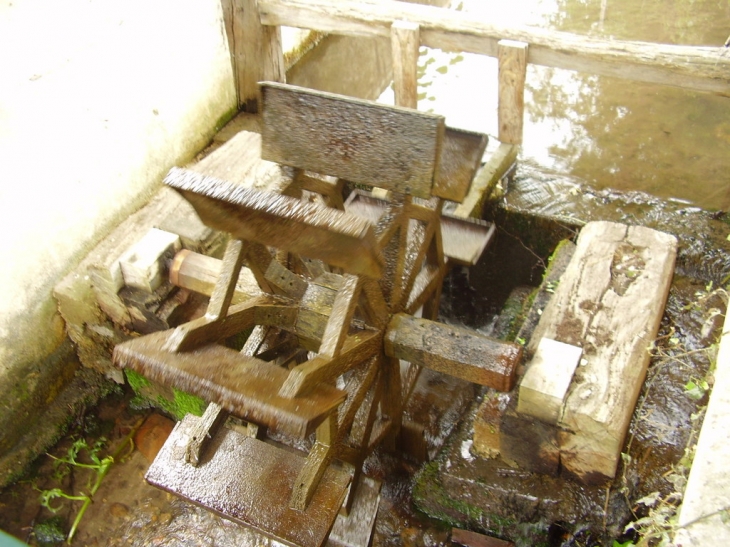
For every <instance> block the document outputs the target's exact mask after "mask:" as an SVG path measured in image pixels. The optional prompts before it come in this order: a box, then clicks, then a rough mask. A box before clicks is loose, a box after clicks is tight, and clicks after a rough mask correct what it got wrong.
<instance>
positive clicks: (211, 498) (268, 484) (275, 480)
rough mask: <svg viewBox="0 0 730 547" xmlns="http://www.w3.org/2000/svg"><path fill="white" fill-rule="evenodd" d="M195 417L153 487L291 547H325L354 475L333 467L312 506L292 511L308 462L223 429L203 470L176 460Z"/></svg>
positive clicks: (163, 459)
mask: <svg viewBox="0 0 730 547" xmlns="http://www.w3.org/2000/svg"><path fill="white" fill-rule="evenodd" d="M194 419H195V417H194V416H187V417H186V418H185V419H184V420H183V421H182V422H179V423H178V424H177V426H176V427H175V429H174V430H173V432H172V434H171V435H170V437H169V438H168V440H167V442H166V443H165V445H164V446H163V447H162V450H161V451H160V453H159V455H158V457H157V459H155V461H154V463H153V464H152V465H151V466H150V468H149V470H148V471H147V474H146V476H145V478H146V479H147V482H149V483H150V484H152V485H154V486H157V487H158V488H162V489H163V490H166V491H168V492H171V493H173V494H176V495H178V496H181V497H183V498H186V499H188V500H190V501H192V502H193V503H196V504H198V505H200V506H202V507H205V508H207V509H209V510H212V511H214V512H216V513H218V514H219V515H222V516H224V517H226V518H228V519H231V520H233V521H234V522H237V523H239V524H243V525H244V526H247V527H250V528H253V529H254V530H256V531H258V532H261V533H263V534H265V535H267V536H269V537H271V538H273V539H275V540H277V541H279V542H282V543H283V544H285V545H290V546H296V547H321V545H323V544H324V543H325V541H326V538H327V534H328V533H329V531H330V529H331V527H332V524H333V523H334V521H335V518H336V517H337V514H338V512H339V510H340V507H342V502H343V500H344V498H345V495H346V492H347V487H348V485H349V483H350V473H347V472H345V471H342V470H338V469H335V468H334V467H329V468H328V469H327V470H326V471H325V472H324V475H323V477H322V479H321V483H320V488H317V490H316V492H315V493H314V495H313V497H312V500H311V502H310V504H309V505H308V506H307V508H306V509H304V510H302V511H297V510H293V509H291V508H290V507H289V496H290V494H291V491H292V489H293V487H294V481H295V479H296V478H297V476H298V475H299V473H300V471H301V469H302V467H303V466H304V462H305V459H304V457H303V456H302V455H300V454H298V453H293V452H289V451H287V450H283V449H281V448H277V447H275V446H273V445H270V444H267V443H264V442H262V441H258V440H256V439H254V438H252V437H248V436H246V435H245V434H243V433H239V432H236V431H233V430H231V429H228V428H226V427H224V428H221V430H220V432H219V434H218V435H216V436H215V437H214V438H213V439H212V441H211V446H210V449H209V450H208V451H207V454H208V456H204V458H203V461H202V462H201V464H200V465H199V466H198V467H191V466H190V465H189V464H187V463H185V461H184V459H181V458H180V459H178V458H175V457H174V453H173V452H174V450H173V449H174V448H175V446H176V445H177V444H179V443H185V440H186V438H187V437H188V434H189V431H190V429H189V428H190V425H189V424H190V423H191V422H192V421H194Z"/></svg>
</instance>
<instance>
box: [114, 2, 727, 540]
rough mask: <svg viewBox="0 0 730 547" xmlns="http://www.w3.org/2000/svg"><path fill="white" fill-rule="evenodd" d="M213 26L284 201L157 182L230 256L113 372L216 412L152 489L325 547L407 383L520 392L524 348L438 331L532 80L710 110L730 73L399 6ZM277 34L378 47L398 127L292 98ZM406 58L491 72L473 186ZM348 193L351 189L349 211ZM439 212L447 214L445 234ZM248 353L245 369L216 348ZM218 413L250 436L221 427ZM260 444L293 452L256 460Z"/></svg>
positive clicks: (235, 16) (196, 265)
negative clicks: (657, 89) (562, 72)
mask: <svg viewBox="0 0 730 547" xmlns="http://www.w3.org/2000/svg"><path fill="white" fill-rule="evenodd" d="M228 6H229V10H230V11H229V12H228V13H229V15H232V17H230V18H229V22H230V28H229V36H231V37H232V40H231V43H232V60H233V64H234V68H235V74H236V79H237V88H238V94H239V100H240V104H241V105H242V106H243V107H244V108H245V109H246V110H248V111H250V112H257V113H258V114H259V115H260V116H261V128H262V134H261V136H260V138H259V137H258V136H256V137H255V138H254V137H251V138H250V141H249V142H250V143H252V144H254V145H255V146H259V143H260V147H261V155H260V159H262V160H265V161H268V162H273V163H274V164H276V165H277V166H278V168H279V171H278V172H279V173H280V179H279V180H278V181H276V182H277V186H278V188H279V191H278V192H273V191H268V190H260V189H254V188H253V187H251V186H248V187H246V186H243V185H240V184H236V183H232V182H230V181H227V180H223V179H221V178H218V177H213V176H210V175H206V174H203V173H200V172H196V171H189V170H184V169H177V168H175V169H173V170H171V171H170V173H169V174H168V175H167V177H166V179H165V182H166V183H167V184H168V185H169V186H170V187H172V188H174V189H175V190H177V191H178V192H180V193H181V194H182V195H183V196H184V197H185V198H186V199H187V200H188V201H189V202H190V203H191V204H192V205H193V206H194V208H195V210H196V212H197V213H198V215H199V216H200V218H201V219H202V220H203V222H204V223H206V224H207V225H208V226H210V227H212V228H215V229H217V230H220V231H223V232H227V233H229V234H230V236H231V240H230V243H229V244H228V246H227V249H226V252H225V256H224V258H223V260H222V261H221V262H216V261H213V262H214V264H213V265H212V266H211V265H210V264H211V263H210V260H207V259H205V258H204V257H200V256H199V255H198V256H196V255H195V254H194V253H189V252H183V254H181V255H178V257H177V259H176V261H175V265H174V267H173V270H174V272H173V277H175V279H176V281H177V282H178V283H180V284H186V286H188V287H192V286H194V287H196V288H197V289H198V290H200V291H202V292H206V293H207V294H209V295H210V301H209V304H208V308H207V312H206V313H205V315H204V316H203V317H200V318H198V319H195V320H192V321H190V322H188V323H185V324H183V325H181V326H179V327H177V328H176V329H172V330H169V331H163V332H159V333H154V334H151V335H147V336H143V337H140V338H136V339H133V340H130V341H128V342H125V343H123V344H120V345H118V346H117V347H116V349H115V352H114V359H115V362H116V364H117V365H119V366H122V367H128V368H132V369H134V370H136V371H138V372H141V373H142V374H144V375H145V376H147V377H149V378H150V379H153V380H156V381H158V382H161V383H164V384H168V385H172V386H174V387H177V388H179V389H183V390H186V391H189V392H192V393H195V394H198V395H200V396H202V397H204V398H205V399H206V400H208V401H212V403H211V404H210V406H209V407H208V409H207V410H206V412H205V414H204V415H203V416H202V417H200V418H197V417H194V416H187V417H186V418H185V419H184V420H183V421H182V422H180V423H179V424H178V426H177V427H176V429H175V431H174V432H173V434H172V436H171V437H170V439H169V440H168V442H167V443H166V445H165V447H164V448H163V450H162V451H161V452H160V454H159V456H158V458H157V459H156V460H155V462H154V464H153V465H152V466H151V468H150V470H149V472H148V475H147V479H148V480H149V481H150V482H151V483H153V484H155V485H157V486H159V487H161V488H163V489H166V490H168V491H171V492H173V493H176V494H178V495H181V496H183V497H185V498H187V499H190V500H192V501H193V502H195V503H198V504H200V505H202V506H204V507H207V508H209V509H211V510H213V511H216V512H217V513H220V514H222V515H224V516H226V517H227V518H231V519H233V520H235V521H237V522H241V523H243V524H245V525H247V526H250V527H252V528H254V529H256V530H258V531H261V532H263V533H265V534H266V535H268V536H270V537H272V538H275V539H277V540H278V541H282V542H284V543H286V544H289V545H295V546H306V547H310V546H311V547H318V546H319V545H321V544H323V542H324V541H325V540H326V538H327V536H328V534H329V532H330V530H331V528H332V525H333V522H334V520H335V518H336V516H337V514H338V513H339V512H340V511H341V509H342V510H343V511H345V512H346V511H347V509H348V508H349V507H350V504H351V502H352V499H353V497H354V495H355V493H356V488H357V485H358V484H359V480H358V478H359V475H360V471H361V467H362V463H363V461H364V459H365V458H366V457H367V455H368V454H370V453H371V452H372V450H373V449H374V448H375V447H377V446H380V445H385V446H394V445H395V443H396V441H397V438H398V436H399V433H400V431H401V420H402V412H403V406H404V404H405V401H406V400H407V399H408V397H409V395H410V393H411V390H412V388H413V385H414V383H415V380H416V378H417V375H418V371H419V370H420V369H421V367H429V368H432V369H434V370H437V371H439V372H443V373H446V374H451V375H454V376H457V377H459V378H463V379H466V380H468V381H471V382H475V383H479V384H481V385H486V386H491V387H493V388H496V389H499V390H505V391H506V390H510V389H512V387H513V385H514V381H515V370H516V367H517V364H518V363H519V361H520V358H521V351H522V350H521V347H520V346H518V345H515V344H510V343H505V342H500V341H497V340H492V339H490V338H488V337H485V336H482V335H480V334H478V333H476V332H471V331H468V330H464V329H458V328H454V327H449V326H446V325H442V324H440V323H438V322H436V321H435V319H436V316H437V310H438V300H439V296H440V287H441V283H442V280H443V278H444V275H445V273H446V270H447V268H448V266H449V265H451V264H464V265H470V264H474V263H476V261H477V260H478V259H479V256H480V255H481V253H482V251H483V250H484V248H485V247H486V246H487V245H488V244H489V242H490V241H491V239H492V237H493V234H494V227H493V226H492V225H490V224H488V223H484V222H482V221H478V220H469V219H468V218H467V217H468V216H469V215H470V214H471V213H472V212H473V211H474V210H475V209H476V208H477V204H478V203H479V202H480V200H481V196H482V195H483V193H484V191H485V189H486V188H487V187H488V186H489V184H491V183H492V182H495V181H496V180H498V179H499V178H500V177H501V176H502V175H503V174H504V172H505V170H506V168H507V167H509V165H510V164H511V163H512V162H513V161H514V158H515V155H516V151H517V147H518V146H519V144H520V142H521V139H522V116H523V87H524V80H525V70H526V66H527V63H528V62H535V63H540V64H549V65H551V66H561V67H563V68H572V69H582V68H584V67H590V68H592V69H594V71H595V72H598V73H602V74H610V75H613V76H621V77H628V78H633V79H643V80H645V81H660V82H662V83H667V84H670V85H682V86H689V87H692V88H696V89H703V90H705V91H711V92H718V93H728V91H729V90H730V71H728V70H727V69H728V61H726V60H724V58H723V59H722V60H721V61H717V59H716V53H715V52H714V51H709V50H710V48H682V47H675V46H650V45H647V44H644V45H641V44H633V45H632V47H631V48H629V47H628V46H627V47H617V46H616V44H615V43H613V42H602V41H600V40H589V39H581V40H580V42H581V43H580V44H578V43H577V41H576V40H575V39H574V37H571V36H570V35H564V34H559V33H544V32H538V31H531V32H530V34H527V33H526V31H508V30H507V29H496V28H493V27H490V26H489V25H487V24H485V23H483V22H478V21H471V20H469V18H468V15H467V14H462V13H457V12H452V11H448V10H442V9H439V8H432V7H427V6H420V5H413V4H406V3H402V2H339V1H333V0H259V1H258V2H257V1H255V0H236V1H235V2H234V3H233V4H232V5H231V4H229V5H228ZM280 25H287V26H295V27H302V28H311V29H316V30H321V31H324V32H336V33H344V34H354V35H386V36H390V37H391V40H392V51H393V67H394V69H393V72H394V84H395V96H396V103H397V104H396V106H392V107H391V106H386V105H381V104H376V103H372V102H368V101H360V100H356V99H350V98H347V97H342V96H337V95H332V94H327V93H320V92H316V91H312V90H307V89H302V88H296V87H293V86H288V85H286V84H285V83H284V80H285V75H284V65H283V55H282V51H281V42H280V38H279V26H280ZM528 43H529V46H528ZM421 45H429V46H433V47H440V48H442V49H449V50H454V49H458V50H462V51H472V52H478V53H483V54H487V55H496V56H498V57H499V67H500V70H499V86H500V94H499V98H500V104H499V136H498V138H499V141H500V146H499V148H498V150H497V152H496V153H495V154H494V155H493V156H492V158H491V159H490V160H489V163H488V164H487V166H485V167H484V168H482V171H481V174H480V175H479V176H477V177H476V181H475V182H474V183H473V180H474V179H475V174H476V173H477V171H478V170H479V167H480V162H481V159H482V156H483V154H484V150H485V147H486V136H485V135H480V134H474V133H470V132H466V131H461V130H457V129H453V128H449V127H447V126H446V125H445V120H444V119H443V117H441V116H438V115H434V114H426V113H423V112H418V111H417V110H415V107H416V66H417V58H418V50H419V47H420V46H421ZM668 57H671V58H672V59H673V61H672V62H671V63H669V62H666V63H664V62H662V60H665V59H667V58H668ZM649 58H652V59H653V60H651V59H649ZM677 59H680V61H677ZM688 59H689V60H688ZM670 65H671V66H670ZM262 82H264V83H262ZM345 182H348V183H351V186H352V185H354V186H356V187H358V188H360V189H361V190H355V191H352V192H351V193H350V194H349V195H348V197H347V199H345V200H343V187H344V184H345ZM253 186H254V187H256V186H257V185H256V184H254V185H253ZM445 200H449V201H452V202H456V203H457V204H459V205H458V207H457V209H456V214H455V215H448V214H446V213H445V212H444V210H443V204H444V201H445ZM201 264H203V265H205V266H200V265H201ZM244 265H245V266H246V267H247V268H248V269H249V270H250V271H251V273H252V275H253V277H254V279H255V281H256V284H257V289H256V290H255V291H254V292H255V294H254V295H253V296H249V297H242V296H241V295H240V294H239V292H240V291H239V288H238V285H237V284H238V281H239V276H240V274H241V271H242V268H243V267H244ZM182 272H184V275H183V273H182ZM183 278H184V279H183ZM242 333H246V334H247V335H248V336H247V340H246V342H245V344H244V345H243V348H242V349H241V350H240V351H236V350H233V349H231V348H230V347H228V346H226V344H225V343H224V342H225V340H226V339H229V338H231V337H233V336H236V335H241V334H242ZM229 414H231V415H234V416H236V417H238V418H240V419H243V420H244V421H245V422H246V423H247V424H248V426H247V430H246V433H242V432H241V431H237V430H233V429H229V428H225V427H221V424H222V423H223V422H224V421H225V419H226V417H227V416H228V415H229ZM266 428H269V429H271V430H276V431H277V432H279V433H282V434H285V435H289V436H291V437H294V438H297V439H301V440H302V441H303V442H304V444H307V442H309V447H308V451H307V452H303V453H298V452H292V451H289V450H286V449H284V448H280V447H278V446H275V445H273V444H271V443H266V442H264V441H263V440H261V437H262V431H263V430H264V429H266Z"/></svg>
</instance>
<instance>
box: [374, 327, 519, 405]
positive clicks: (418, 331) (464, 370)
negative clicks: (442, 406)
mask: <svg viewBox="0 0 730 547" xmlns="http://www.w3.org/2000/svg"><path fill="white" fill-rule="evenodd" d="M384 348H385V354H386V355H388V356H390V357H395V358H397V359H403V360H405V361H409V362H411V363H416V364H419V365H422V366H424V367H427V368H430V369H433V370H436V371H438V372H443V373H445V374H450V375H452V376H456V377H457V378H461V379H463V380H467V381H469V382H474V383H476V384H480V385H484V386H490V387H493V388H495V389H498V390H500V391H509V390H510V389H512V386H513V385H514V380H515V371H516V369H517V365H518V364H519V362H520V359H521V357H522V346H520V345H518V344H513V343H510V342H501V341H498V340H494V339H492V338H488V337H486V336H483V335H481V334H478V333H476V332H474V331H471V330H468V329H462V328H458V327H454V326H451V325H443V324H441V323H436V322H434V321H429V320H428V319H419V318H417V317H411V316H409V315H406V314H396V315H394V316H393V319H392V320H391V322H390V324H389V325H388V331H387V332H386V335H385V339H384Z"/></svg>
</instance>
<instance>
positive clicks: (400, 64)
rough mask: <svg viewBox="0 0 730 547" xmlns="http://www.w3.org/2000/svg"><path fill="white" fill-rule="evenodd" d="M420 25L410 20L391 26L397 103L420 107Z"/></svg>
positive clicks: (397, 22)
mask: <svg viewBox="0 0 730 547" xmlns="http://www.w3.org/2000/svg"><path fill="white" fill-rule="evenodd" d="M420 41H421V40H420V36H419V27H418V25H417V24H415V23H411V22H409V21H394V22H393V24H392V25H391V27H390V47H391V57H392V60H393V90H394V92H395V104H396V105H398V106H405V107H407V108H418V49H419V46H420Z"/></svg>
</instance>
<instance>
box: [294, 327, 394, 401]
mask: <svg viewBox="0 0 730 547" xmlns="http://www.w3.org/2000/svg"><path fill="white" fill-rule="evenodd" d="M381 345H382V337H381V335H380V334H379V333H377V332H372V331H363V332H360V333H356V334H351V335H350V336H348V337H347V338H346V339H345V342H344V344H343V347H342V350H341V351H340V353H339V355H337V356H336V357H327V356H317V357H314V358H312V359H310V360H309V361H307V362H305V363H302V364H301V365H298V366H297V367H295V368H294V369H292V370H291V372H290V373H289V377H288V378H287V379H286V382H285V383H284V384H283V385H282V386H281V390H280V391H279V395H281V396H282V397H287V398H292V397H301V396H304V395H306V393H307V392H308V391H309V390H311V389H312V388H313V387H314V386H316V385H318V384H319V383H321V382H329V381H332V380H335V379H336V378H337V377H338V376H340V375H342V374H344V373H345V372H347V371H348V370H350V369H351V368H352V367H353V366H355V365H357V364H358V363H361V362H363V361H365V360H366V359H369V358H370V357H372V356H373V355H375V354H376V353H377V352H378V351H379V350H380V348H381Z"/></svg>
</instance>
